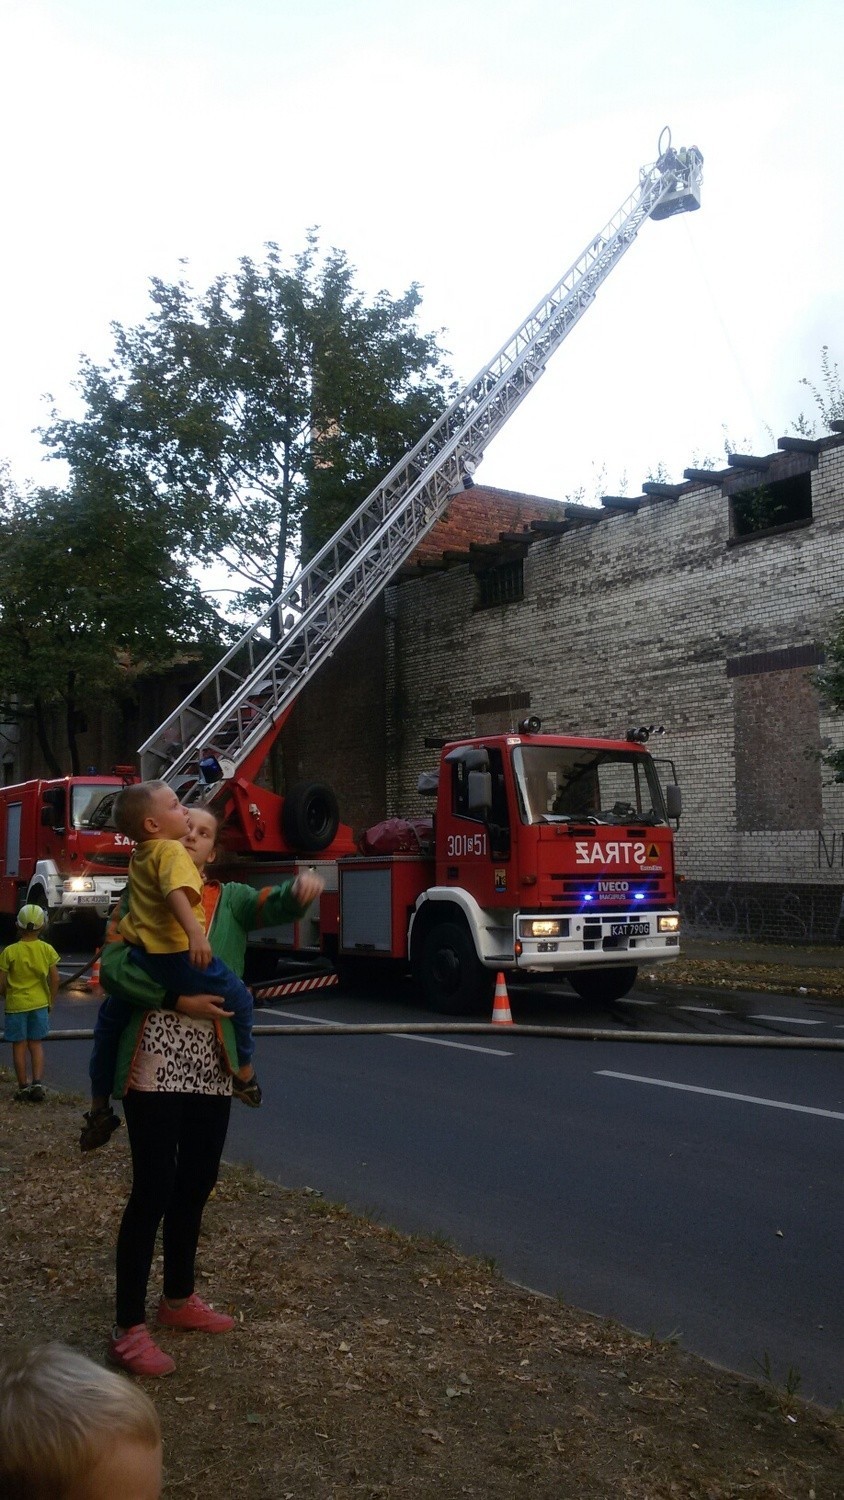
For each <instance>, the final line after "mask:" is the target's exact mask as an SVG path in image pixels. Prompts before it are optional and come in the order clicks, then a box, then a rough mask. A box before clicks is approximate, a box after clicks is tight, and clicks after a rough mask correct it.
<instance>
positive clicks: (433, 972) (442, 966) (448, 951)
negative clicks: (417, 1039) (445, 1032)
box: [418, 922, 494, 1016]
mask: <svg viewBox="0 0 844 1500" xmlns="http://www.w3.org/2000/svg"><path fill="white" fill-rule="evenodd" d="M493 982H494V975H493V974H492V971H491V970H489V969H485V968H484V967H483V964H481V963H480V962H479V960H478V955H477V953H476V952H475V945H474V943H473V942H472V938H471V936H470V934H469V931H468V929H467V928H466V927H464V926H462V925H461V924H460V923H459V922H438V923H437V924H436V925H435V926H433V927H430V928H429V929H428V931H427V932H426V933H425V934H424V936H423V938H422V946H421V953H420V958H419V968H418V983H419V989H420V990H421V993H422V998H423V1000H424V1002H425V1004H426V1005H427V1006H428V1008H429V1009H430V1010H434V1011H436V1012H437V1014H438V1015H441V1016H460V1015H473V1014H475V1013H476V1012H477V1011H479V1010H481V1009H482V1008H483V1006H484V1004H491V1003H492V990H493Z"/></svg>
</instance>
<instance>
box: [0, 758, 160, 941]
mask: <svg viewBox="0 0 844 1500" xmlns="http://www.w3.org/2000/svg"><path fill="white" fill-rule="evenodd" d="M136 780H137V771H136V770H135V768H134V767H119V766H118V767H115V772H114V774H113V775H111V776H64V777H61V778H57V779H55V780H51V781H24V782H21V783H20V784H19V785H17V786H4V787H0V914H2V915H3V916H5V917H7V918H9V917H14V915H15V913H16V912H18V911H19V910H20V908H21V906H23V904H24V903H25V902H27V901H32V902H34V903H35V904H36V905H37V906H41V907H43V908H44V910H45V912H47V913H48V915H49V917H50V918H51V919H58V920H60V919H69V918H71V917H74V916H80V915H86V914H87V915H90V916H92V917H97V918H103V917H105V916H107V914H108V912H109V910H110V908H111V906H112V905H113V904H114V902H115V901H116V900H117V899H118V898H119V896H120V893H121V891H122V890H123V887H124V885H125V884H126V871H127V869H128V866H129V854H130V852H131V848H132V845H131V841H130V840H129V839H126V838H124V836H123V835H122V834H120V833H118V832H117V830H116V829H115V827H114V826H113V824H112V821H111V808H112V804H113V802H114V799H115V797H116V795H117V793H118V792H119V791H120V789H121V787H123V786H125V785H126V783H127V781H136ZM8 925H9V924H8V921H7V923H6V926H7V928H8Z"/></svg>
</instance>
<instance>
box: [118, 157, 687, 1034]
mask: <svg viewBox="0 0 844 1500" xmlns="http://www.w3.org/2000/svg"><path fill="white" fill-rule="evenodd" d="M702 166H703V157H702V155H701V153H700V151H699V150H698V149H697V147H689V148H682V149H679V150H678V149H675V148H673V147H672V144H671V135H670V131H668V129H667V127H666V130H665V131H663V133H662V135H661V136H660V140H659V145H658V157H657V160H656V161H655V162H654V163H653V164H652V165H650V166H646V167H643V168H642V169H641V170H640V172H639V180H638V184H637V186H636V188H635V189H634V191H633V192H632V193H631V194H630V195H629V196H628V197H627V198H626V199H625V201H624V202H623V203H622V204H621V206H620V207H619V208H618V209H617V210H616V212H615V213H614V214H613V216H612V217H611V219H610V220H609V222H608V223H607V224H605V225H604V226H603V228H602V229H600V230H599V232H598V233H597V234H596V235H594V236H593V237H592V238H591V239H590V241H589V243H588V245H587V246H586V248H585V250H583V252H582V253H581V254H580V255H579V256H578V258H577V259H576V260H575V261H574V263H573V264H572V265H571V266H570V267H569V269H568V270H567V271H566V273H565V275H564V276H563V277H561V278H560V280H559V281H558V282H557V284H556V285H555V286H554V287H553V288H552V289H551V291H550V292H549V293H548V294H547V296H545V297H544V298H543V299H542V300H541V301H540V302H539V303H538V304H537V305H536V307H534V308H533V310H532V311H531V312H530V313H529V315H528V317H527V318H526V319H525V321H524V322H523V323H522V324H521V325H520V327H519V328H518V329H517V330H516V332H515V333H514V334H513V336H512V337H511V338H510V339H509V340H508V342H507V343H506V344H505V345H504V346H503V347H502V348H501V349H500V350H499V352H498V353H497V354H496V355H495V356H494V358H493V359H492V360H491V361H490V362H489V363H488V364H487V365H485V366H484V368H483V369H482V370H481V371H479V373H478V374H477V375H476V376H475V378H474V379H473V380H472V381H470V383H469V385H468V386H467V387H466V388H465V389H464V390H463V391H462V392H461V393H460V394H459V395H458V396H457V397H456V399H455V400H454V401H453V402H452V404H451V405H450V406H449V408H448V409H447V411H446V412H445V413H444V414H443V416H442V417H441V418H440V419H439V420H438V421H437V422H436V423H435V424H434V426H433V427H432V428H431V429H430V430H429V431H428V432H427V433H426V434H425V436H424V437H423V438H422V439H421V440H420V441H419V442H418V443H417V444H416V446H415V448H413V450H412V451H411V452H410V453H409V454H408V455H407V457H406V458H405V459H403V460H402V461H401V462H400V463H399V464H397V465H396V467H395V468H394V469H393V470H391V472H390V473H389V474H388V475H387V477H386V478H385V479H384V480H383V481H382V483H381V484H379V485H378V486H377V487H376V489H375V490H374V491H373V492H372V494H371V495H370V496H368V498H367V499H366V500H365V501H364V502H363V503H362V504H361V505H360V506H359V507H358V509H357V510H356V511H355V512H354V514H353V515H352V516H351V517H350V518H349V520H348V521H346V522H345V523H344V525H343V526H342V527H341V528H340V530H339V531H338V532H337V533H336V534H335V536H334V537H332V539H331V540H330V541H329V542H327V543H326V545H325V546H324V547H323V548H322V549H321V550H320V551H319V552H318V553H317V554H316V555H315V556H314V557H313V558H312V559H311V560H310V561H309V562H308V563H307V564H306V565H304V566H302V567H301V568H300V569H299V571H298V572H297V574H296V575H295V576H294V578H293V580H292V582H291V583H290V584H289V585H288V586H287V587H286V588H285V590H284V591H283V592H282V593H281V594H280V595H279V597H278V598H277V599H275V600H274V601H273V603H272V604H271V605H270V606H269V608H268V609H267V610H266V611H265V612H264V613H263V614H262V615H261V616H260V618H259V619H258V620H256V622H255V623H254V625H253V626H252V627H251V628H250V629H249V630H248V631H247V632H246V633H245V635H244V636H243V637H242V638H241V640H240V641H239V642H237V643H236V644H235V645H234V646H232V647H231V649H230V650H229V651H227V652H226V654H225V655H224V656H223V658H222V659H221V661H220V662H219V663H218V664H217V666H216V667H215V668H214V669H213V670H212V671H211V672H209V673H208V675H207V676H206V677H205V678H204V679H203V681H202V682H201V683H200V684H199V685H198V686H197V688H196V689H195V690H194V692H193V693H192V694H191V695H190V696H189V697H188V698H186V699H185V700H184V702H183V703H182V704H180V706H179V707H178V708H177V709H176V710H175V711H174V712H173V713H172V714H171V715H170V716H169V718H168V719H167V720H166V721H165V722H164V723H163V724H162V725H161V726H160V727H159V728H158V730H157V731H156V732H155V733H154V734H153V735H152V736H151V737H150V738H149V739H148V740H147V741H146V743H145V744H144V745H143V746H142V747H141V751H140V761H141V774H142V776H143V778H144V779H151V778H160V779H163V780H165V781H167V782H168V783H169V784H170V785H172V786H173V787H174V788H176V789H177V790H178V791H179V794H180V796H182V797H183V799H184V800H185V801H186V802H188V803H189V804H190V803H193V804H196V805H209V806H213V807H214V808H215V810H217V811H218V812H220V813H222V814H223V815H224V816H225V818H226V822H227V827H228V829H229V830H230V832H229V834H228V839H227V842H228V848H229V855H230V858H231V859H232V861H233V865H232V871H233V873H235V872H236V873H237V875H238V877H239V878H241V879H242V878H244V874H245V873H246V878H249V879H254V880H256V882H258V883H261V884H264V883H266V879H267V876H268V875H269V874H271V873H272V874H273V875H283V874H291V873H295V872H296V871H297V870H299V869H301V868H302V867H303V864H304V865H306V866H312V865H313V866H315V867H316V868H318V870H319V872H320V873H321V874H322V875H323V877H324V879H325V884H326V889H325V893H324V895H323V897H322V899H321V901H320V903H319V910H318V911H312V913H310V914H309V916H308V917H307V918H306V919H305V920H303V921H302V922H300V923H295V924H292V925H291V927H290V928H289V929H288V930H286V931H283V932H279V933H277V934H276V937H277V939H278V942H279V945H280V946H281V947H282V948H286V949H288V950H290V951H292V952H294V953H296V954H299V955H300V956H311V957H316V956H318V955H320V954H322V955H328V956H330V957H331V958H332V959H333V960H335V962H336V964H337V966H338V968H339V970H340V972H341V974H342V975H348V974H350V973H352V972H353V971H354V967H355V965H360V964H362V963H366V964H369V965H370V966H371V965H372V964H378V965H380V966H382V967H385V966H387V965H389V964H391V963H398V964H401V965H403V966H404V967H405V968H407V967H408V966H409V968H410V971H411V973H412V974H413V976H414V978H415V979H416V980H417V982H418V984H419V987H420V989H421V992H422V994H423V996H424V998H425V1000H426V1001H427V1003H428V1004H429V1005H431V1006H432V1007H434V1008H436V1009H438V1010H441V1011H444V1012H458V1011H460V1010H463V1009H472V1008H474V1006H475V1005H477V1004H479V1003H480V1001H481V1000H482V999H483V998H485V997H486V995H487V992H488V990H489V987H490V983H491V980H492V977H493V976H494V974H495V972H496V971H497V970H504V971H510V972H513V973H532V974H537V975H540V976H545V977H546V978H547V977H548V976H554V975H558V976H559V975H564V976H566V978H567V979H568V980H569V981H570V982H571V984H572V986H573V987H574V988H575V989H576V990H577V991H578V992H579V993H580V994H581V995H589V996H592V995H602V996H604V997H606V998H611V997H618V996H620V995H622V994H624V993H625V992H626V991H627V990H628V989H629V988H630V986H631V985H632V984H633V982H634V979H635V976H636V970H637V966H638V964H639V963H641V962H642V961H646V962H647V963H648V965H649V966H650V965H652V964H654V963H658V962H665V961H667V960H669V959H670V958H672V957H676V955H677V953H678V951H679V925H680V924H679V917H678V913H677V909H676V891H675V872H674V855H673V835H672V829H671V826H670V822H669V819H670V818H672V817H674V818H676V817H678V816H679V810H680V797H679V788H678V787H677V786H676V778H675V780H674V781H673V782H672V783H671V784H670V785H669V786H668V787H667V794H666V793H664V792H663V789H662V787H661V784H660V780H659V777H658V775H657V773H656V768H655V763H654V761H653V759H652V758H651V755H650V754H649V752H648V750H647V749H646V748H645V740H646V739H647V729H645V728H644V727H642V728H641V729H638V730H637V729H633V730H631V731H630V733H629V734H628V736H627V738H622V739H619V740H592V739H582V740H579V739H573V738H569V737H560V736H555V735H553V734H547V733H542V726H541V725H540V724H539V722H538V721H534V720H529V721H526V722H525V723H523V724H522V725H521V726H513V730H512V732H511V733H509V734H503V735H493V736H491V737H483V738H471V739H466V738H463V737H460V736H455V738H454V741H453V742H452V743H451V744H449V745H447V746H444V747H443V749H442V753H441V758H440V767H439V772H438V774H437V775H436V776H435V777H432V776H430V775H429V776H427V777H425V778H423V781H422V784H421V787H420V791H421V793H422V794H423V795H424V794H425V793H429V794H431V795H434V796H435V797H436V799H437V801H436V813H435V815H434V816H433V817H431V818H430V819H410V820H391V822H389V823H388V824H386V825H381V826H380V828H379V829H375V830H370V831H369V833H368V834H366V835H364V836H363V838H362V841H361V844H360V846H359V845H358V844H357V843H356V841H355V840H354V838H353V837H352V831H351V829H350V828H348V827H345V826H344V825H341V824H340V822H339V815H338V809H337V804H336V799H335V798H334V796H333V793H332V792H331V790H330V788H328V787H327V786H324V785H321V784H319V783H312V784H302V785H300V786H296V787H292V788H290V789H289V790H288V792H287V794H286V796H285V797H283V798H282V797H279V796H277V795H275V794H274V793H273V792H271V791H269V790H268V789H267V788H266V787H264V786H262V785H260V784H259V783H258V782H257V781H256V777H257V776H258V774H259V772H260V769H261V766H262V765H263V762H264V761H265V759H266V757H267V754H268V753H269V750H270V747H271V745H272V743H273V741H274V740H275V738H276V736H277V735H278V734H279V733H280V731H281V728H282V726H283V724H284V722H285V720H286V718H287V716H288V715H289V713H290V711H291V709H292V707H293V704H294V702H295V700H296V698H297V696H298V694H299V692H300V691H301V689H302V688H303V687H304V686H305V684H306V683H307V682H309V681H310V680H311V678H312V677H313V675H314V673H315V672H317V671H318V670H319V668H320V666H321V664H322V662H323V661H325V660H326V658H327V657H329V656H330V655H331V654H332V653H333V651H334V650H335V648H336V647H337V645H338V643H339V642H340V641H341V640H342V639H343V638H344V637H345V636H346V635H347V634H348V633H349V631H350V630H352V629H353V628H354V626H355V625H356V623H357V622H358V620H359V619H360V617H361V615H362V614H363V612H364V611H365V610H366V609H367V607H368V606H369V605H370V604H371V602H372V600H373V599H374V598H375V597H376V596H377V595H378V594H379V593H380V592H381V591H382V590H383V589H384V588H385V587H386V586H387V584H388V583H389V582H390V580H391V579H392V578H393V577H394V576H395V575H396V573H397V572H398V570H399V569H400V568H401V567H402V565H403V564H404V563H405V562H406V561H407V560H408V559H409V558H410V557H411V555H412V554H413V552H414V550H415V549H416V547H417V546H418V545H419V543H420V541H421V540H422V538H423V537H424V536H425V535H426V534H427V533H428V532H429V531H430V530H431V528H432V527H433V526H434V525H435V524H436V522H437V521H438V520H439V518H440V517H441V516H442V515H443V514H444V513H445V511H446V510H447V508H448V505H449V502H450V500H451V499H452V497H453V496H454V495H455V493H457V492H459V491H461V490H462V489H471V487H472V484H473V478H472V476H473V474H474V472H475V470H476V468H477V465H478V463H479V462H480V460H481V458H482V457H483V454H484V452H485V450H486V448H487V447H488V445H489V443H490V442H491V441H492V439H493V438H494V437H495V436H496V435H497V433H498V432H499V431H500V430H501V428H502V427H503V425H504V424H505V422H506V421H507V420H508V419H509V417H510V416H511V415H512V413H513V412H514V411H515V410H516V408H517V407H518V406H519V405H520V403H521V402H522V401H523V400H524V398H525V397H526V396H527V395H528V393H529V392H530V391H531V390H532V389H533V386H534V385H535V384H536V382H537V381H538V380H539V379H540V377H541V376H542V374H543V373H544V371H545V368H546V366H547V363H548V360H549V359H550V357H551V355H552V354H554V353H555V351H556V350H557V349H558V348H559V346H560V344H561V343H562V342H563V341H564V339H565V338H566V337H567V336H568V334H569V333H570V332H571V330H572V328H573V327H574V326H575V324H576V323H577V322H578V321H579V319H580V317H581V316H582V314H583V313H584V312H585V311H586V309H587V308H588V307H589V306H590V305H591V303H592V302H593V301H594V299H595V297H596V295H597V292H598V290H599V289H600V287H601V286H602V284H603V282H604V281H605V280H606V279H607V277H608V276H609V275H610V273H611V272H612V271H613V270H614V269H615V267H616V266H617V265H618V263H619V261H620V260H621V259H622V257H623V256H624V255H625V254H626V252H627V251H628V250H629V249H630V247H631V245H632V244H633V242H634V241H635V239H636V236H637V234H638V231H639V229H640V228H641V227H642V225H643V224H644V223H645V221H646V220H647V219H649V218H650V219H657V220H660V219H665V218H670V217H672V216H674V215H675V214H679V213H686V212H690V211H694V210H696V209H697V208H698V207H699V206H700V185H701V179H702ZM256 867H257V869H256ZM269 957H270V958H271V961H272V963H275V953H274V952H273V953H271V954H270V955H269Z"/></svg>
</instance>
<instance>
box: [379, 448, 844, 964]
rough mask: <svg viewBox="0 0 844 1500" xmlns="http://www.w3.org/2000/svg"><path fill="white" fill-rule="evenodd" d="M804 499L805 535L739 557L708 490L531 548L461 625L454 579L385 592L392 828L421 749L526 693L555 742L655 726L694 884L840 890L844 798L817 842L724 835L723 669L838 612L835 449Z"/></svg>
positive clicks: (841, 473) (732, 793)
mask: <svg viewBox="0 0 844 1500" xmlns="http://www.w3.org/2000/svg"><path fill="white" fill-rule="evenodd" d="M842 441H844V440H842ZM812 490H813V497H812V498H813V521H812V523H811V524H810V525H808V526H806V527H804V528H799V529H796V530H793V531H788V532H785V533H783V534H781V535H778V536H769V537H763V536H760V537H758V538H754V539H752V540H751V541H748V542H745V543H743V544H741V545H737V546H731V547H728V546H727V545H726V544H727V541H728V537H729V501H728V499H727V498H726V497H725V496H724V495H722V493H721V491H720V489H719V488H717V487H715V486H709V485H701V486H700V487H697V488H695V489H693V490H690V491H688V492H687V493H685V494H683V495H682V496H681V497H680V498H679V500H677V501H671V500H658V501H655V502H654V503H652V504H648V505H644V506H643V507H642V508H641V509H640V510H639V512H638V514H635V515H629V514H620V513H615V514H611V515H609V516H607V517H606V518H605V519H603V520H602V521H601V522H600V523H598V524H597V525H594V526H584V527H582V528H578V529H576V530H574V531H571V532H568V533H566V534H565V535H561V536H558V537H553V538H550V539H545V540H542V541H538V542H536V543H534V544H533V545H532V546H531V547H530V549H529V551H528V554H527V556H526V558H525V564H524V569H525V598H524V601H523V602H522V603H518V604H512V605H508V606H504V607H501V608H496V609H488V610H482V611H477V610H475V609H474V608H473V606H474V602H475V598H476V585H475V581H474V579H473V577H472V575H471V574H470V572H469V570H468V568H465V567H457V568H454V569H452V570H450V571H449V572H447V573H442V574H437V575H434V576H433V577H429V578H424V579H419V580H412V581H409V582H407V583H403V584H402V585H400V586H399V587H398V588H394V589H392V590H391V591H390V595H391V597H390V601H389V608H390V610H391V612H392V613H394V615H395V619H396V629H395V649H394V652H393V655H392V658H391V664H390V672H389V675H390V683H389V686H388V702H392V704H393V715H392V717H393V722H392V725H391V726H390V733H391V735H392V737H393V742H394V744H395V747H396V755H395V764H394V767H393V769H392V772H391V784H390V787H389V793H390V801H391V811H402V812H408V811H410V810H411V809H413V808H416V807H418V805H419V803H418V799H417V797H416V792H415V787H416V778H417V775H418V773H419V770H420V769H422V768H423V767H426V768H427V767H430V766H432V765H433V764H435V762H436V752H434V751H427V752H426V751H425V750H424V748H423V742H424V739H425V738H426V737H435V736H442V737H446V736H456V735H460V734H464V733H474V732H475V724H474V720H473V716H472V710H471V703H472V700H473V699H477V698H481V697H484V696H492V695H496V694H501V693H504V692H507V691H514V692H521V691H527V692H529V693H530V703H531V712H534V713H538V714H539V715H540V717H541V718H542V720H543V722H544V724H545V725H546V727H547V728H548V729H552V730H558V731H560V732H566V733H569V732H570V733H582V734H593V735H594V734H597V735H610V736H613V737H616V736H620V737H623V735H624V734H625V732H626V730H627V728H628V727H629V726H630V725H632V724H638V723H646V724H647V723H661V724H665V726H666V728H667V729H668V730H669V733H668V734H667V735H666V736H665V739H664V740H662V741H656V742H654V747H653V748H654V753H655V754H656V755H657V756H659V755H663V754H664V755H666V756H670V757H671V758H672V759H673V760H674V762H675V764H676V767H677V772H678V776H679V779H680V781H681V783H682V786H683V798H684V814H683V820H682V824H681V828H680V833H679V839H678V863H679V867H680V869H681V870H683V871H684V872H685V874H686V876H687V877H688V878H689V879H690V880H693V881H715V882H738V883H739V884H742V883H747V882H751V883H753V882H756V883H759V882H762V883H775V884H780V885H784V886H788V887H789V888H791V887H794V886H801V885H818V884H820V885H830V886H844V786H831V785H826V786H824V789H823V827H822V829H817V828H812V829H808V828H807V829H789V830H786V831H782V830H776V831H761V832H758V833H747V832H740V831H739V830H738V829H737V826H736V787H735V780H736V778H735V749H736V747H735V725H734V711H733V689H734V683H735V679H731V678H728V677H727V673H726V662H727V659H728V658H734V657H743V656H746V655H748V654H751V653H756V652H762V651H772V650H777V649H781V648H784V647H794V646H800V645H809V644H812V643H822V642H823V641H824V640H825V639H827V638H828V637H829V635H830V633H831V631H832V628H833V626H834V623H835V620H836V618H837V617H838V616H839V615H840V613H841V611H842V610H844V446H834V447H829V448H827V449H825V450H824V451H823V452H821V453H820V455H819V459H818V467H817V469H816V470H815V472H814V473H813V475H812ZM391 690H392V691H391ZM820 727H821V735H822V736H829V737H830V738H832V739H833V740H834V741H835V742H836V743H839V744H840V743H841V742H842V739H844V720H842V719H841V718H837V719H836V718H833V717H831V716H830V715H829V714H824V713H823V712H822V715H821V726H820ZM792 728H793V726H789V732H790V731H791V729H792ZM807 774H809V773H808V772H807ZM824 779H825V780H826V781H827V782H828V781H829V777H828V775H827V776H825V778H824ZM821 839H822V841H823V842H819V841H820V840H821ZM830 856H831V859H832V863H831V864H830V862H829V861H830ZM831 894H832V893H831V892H830V895H831ZM842 936H844V934H842Z"/></svg>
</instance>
